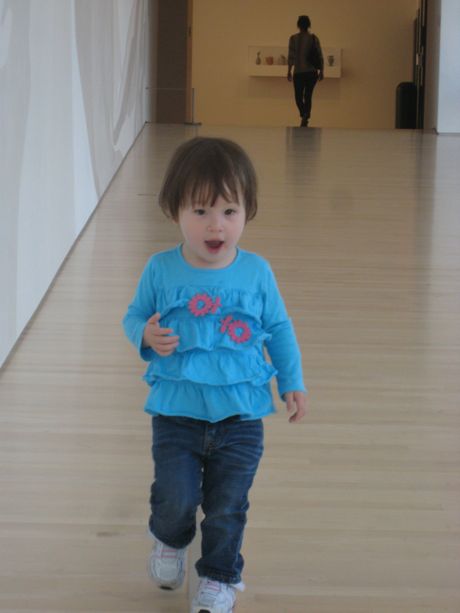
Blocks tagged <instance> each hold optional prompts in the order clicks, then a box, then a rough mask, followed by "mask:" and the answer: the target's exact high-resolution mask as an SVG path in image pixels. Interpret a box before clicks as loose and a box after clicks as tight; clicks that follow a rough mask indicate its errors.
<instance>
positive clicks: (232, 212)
mask: <svg viewBox="0 0 460 613" xmlns="http://www.w3.org/2000/svg"><path fill="white" fill-rule="evenodd" d="M235 213H236V209H226V210H225V215H227V216H228V217H231V216H232V215H234V214H235Z"/></svg>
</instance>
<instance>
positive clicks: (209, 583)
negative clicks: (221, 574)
mask: <svg viewBox="0 0 460 613" xmlns="http://www.w3.org/2000/svg"><path fill="white" fill-rule="evenodd" d="M244 588H245V585H244V583H243V582H242V581H240V582H239V583H236V584H227V583H220V582H219V581H214V580H213V579H206V582H203V583H202V584H201V587H200V597H201V598H202V599H203V600H204V601H208V602H209V601H213V600H214V599H215V598H217V595H218V594H219V593H220V592H221V591H227V590H232V589H236V590H239V591H240V592H243V591H244ZM231 597H232V598H233V594H231Z"/></svg>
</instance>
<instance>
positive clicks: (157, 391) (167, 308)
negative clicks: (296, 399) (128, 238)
mask: <svg viewBox="0 0 460 613" xmlns="http://www.w3.org/2000/svg"><path fill="white" fill-rule="evenodd" d="M156 312H159V313H160V314H161V319H160V322H159V324H160V326H161V327H166V328H172V329H173V333H172V334H174V335H178V336H179V346H178V347H177V348H176V350H175V351H174V352H173V353H172V354H171V355H169V356H166V357H164V356H163V357H162V356H160V355H158V354H157V353H156V352H155V351H154V350H153V349H151V348H145V347H143V346H142V339H143V335H144V329H145V326H146V324H147V321H148V320H149V318H150V317H151V316H152V315H153V314H154V313H156ZM123 326H124V329H125V332H126V334H127V336H128V338H129V339H130V340H131V342H132V343H133V344H134V345H135V347H136V348H137V349H138V351H139V354H140V356H141V358H142V359H144V360H145V361H147V362H148V363H149V365H148V368H147V371H146V373H145V376H144V379H145V380H146V381H147V383H148V384H149V385H150V387H151V389H150V393H149V396H148V398H147V402H146V406H145V410H146V411H147V412H148V413H151V414H154V415H155V414H163V415H178V416H185V417H193V418H195V419H205V420H207V421H211V422H215V421H219V420H221V419H225V418H226V417H230V416H232V415H240V416H241V418H242V419H256V418H258V417H262V416H264V415H267V414H269V413H272V412H274V410H275V408H274V405H273V399H272V396H271V392H270V385H269V381H270V379H271V378H272V377H273V376H274V375H276V379H277V383H278V391H279V394H280V396H281V397H282V396H283V395H284V394H285V393H286V392H289V391H296V390H298V391H304V390H305V387H304V384H303V379H302V367H301V356H300V351H299V347H298V344H297V341H296V338H295V333H294V329H293V326H292V323H291V320H290V319H289V317H288V314H287V312H286V308H285V305H284V302H283V300H282V298H281V295H280V293H279V290H278V287H277V284H276V280H275V277H274V275H273V272H272V270H271V268H270V266H269V264H268V263H267V262H266V261H265V260H264V259H263V258H262V257H260V256H258V255H256V254H254V253H249V252H247V251H244V250H242V249H238V252H237V256H236V258H235V260H234V261H233V262H232V263H231V264H230V265H229V266H227V267H226V268H221V269H207V268H195V267H193V266H191V265H190V264H188V262H186V260H185V259H184V258H183V256H182V251H181V246H180V245H178V246H177V247H175V248H174V249H171V250H168V251H163V252H161V253H158V254H156V255H154V256H152V257H151V258H150V259H149V261H148V262H147V265H146V266H145V269H144V271H143V273H142V275H141V278H140V280H139V283H138V286H137V290H136V293H135V296H134V299H133V301H132V302H131V304H130V305H129V308H128V312H127V313H126V315H125V317H124V320H123ZM264 348H266V350H267V351H268V354H269V356H270V359H271V364H270V363H269V362H268V361H267V360H266V358H265V351H264Z"/></svg>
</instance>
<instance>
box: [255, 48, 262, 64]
mask: <svg viewBox="0 0 460 613" xmlns="http://www.w3.org/2000/svg"><path fill="white" fill-rule="evenodd" d="M256 64H257V65H259V64H262V60H261V58H260V51H258V52H257V57H256Z"/></svg>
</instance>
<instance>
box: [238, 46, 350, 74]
mask: <svg viewBox="0 0 460 613" xmlns="http://www.w3.org/2000/svg"><path fill="white" fill-rule="evenodd" d="M322 51H323V57H324V77H325V78H326V79H327V78H336V79H337V78H340V77H341V76H342V50H341V49H340V47H322ZM258 60H260V63H258ZM287 64H288V50H287V47H278V46H267V45H260V46H255V45H251V46H250V47H248V74H249V76H250V77H284V78H286V75H287Z"/></svg>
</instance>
